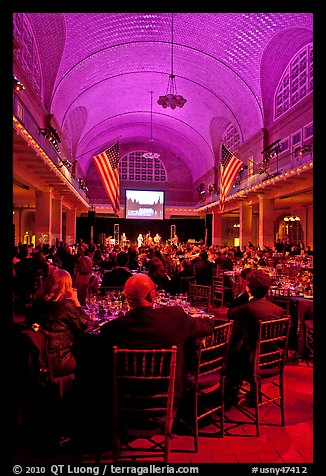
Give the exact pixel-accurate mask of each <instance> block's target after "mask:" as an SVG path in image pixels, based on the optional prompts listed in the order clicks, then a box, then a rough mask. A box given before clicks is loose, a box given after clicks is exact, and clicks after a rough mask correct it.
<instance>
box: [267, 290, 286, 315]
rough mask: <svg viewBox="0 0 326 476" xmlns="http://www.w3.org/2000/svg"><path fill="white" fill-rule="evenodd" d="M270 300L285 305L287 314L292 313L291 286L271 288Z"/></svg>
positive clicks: (269, 291) (269, 292)
mask: <svg viewBox="0 0 326 476" xmlns="http://www.w3.org/2000/svg"><path fill="white" fill-rule="evenodd" d="M267 298H268V299H269V301H272V302H274V303H275V304H278V305H279V306H281V307H283V308H284V309H285V310H286V312H287V314H290V289H289V288H269V290H268V293H267Z"/></svg>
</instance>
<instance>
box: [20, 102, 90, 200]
mask: <svg viewBox="0 0 326 476" xmlns="http://www.w3.org/2000/svg"><path fill="white" fill-rule="evenodd" d="M13 113H14V115H15V116H16V118H17V119H18V120H19V122H20V123H21V124H22V125H23V126H24V128H25V129H26V130H27V132H29V134H30V135H31V136H32V137H33V139H34V140H35V141H36V142H37V143H38V145H39V146H40V147H41V148H42V149H43V150H44V152H45V153H46V154H47V156H48V157H49V158H50V159H51V161H52V162H53V164H54V165H55V166H56V167H58V168H60V169H61V171H62V173H63V174H64V175H65V177H66V179H67V180H68V181H69V182H70V183H71V185H72V186H73V187H74V188H75V189H76V190H77V191H78V193H79V194H80V196H81V197H82V198H83V199H84V200H86V201H87V202H89V198H88V196H87V195H86V193H85V191H84V190H82V189H81V188H80V185H79V182H78V178H76V179H75V178H74V177H73V176H72V174H71V172H70V170H68V169H66V168H65V167H64V166H63V164H62V161H63V160H67V159H68V160H69V159H70V158H68V157H65V158H62V157H61V155H60V154H59V153H58V152H57V151H56V150H55V148H54V147H53V145H52V144H51V143H50V142H49V141H48V139H46V138H45V137H44V136H43V135H42V134H40V133H39V127H40V126H39V125H38V124H37V123H36V121H35V119H34V118H33V116H32V115H31V113H30V112H29V110H28V109H27V107H26V106H25V104H24V103H23V102H22V101H21V100H19V99H18V98H17V95H16V94H14V101H13Z"/></svg>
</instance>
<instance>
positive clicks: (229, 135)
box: [222, 124, 240, 152]
mask: <svg viewBox="0 0 326 476" xmlns="http://www.w3.org/2000/svg"><path fill="white" fill-rule="evenodd" d="M222 142H223V144H224V145H225V147H226V148H227V149H228V150H229V151H231V152H234V151H235V150H236V149H237V147H238V145H240V134H239V131H238V129H237V128H236V127H235V126H234V125H233V124H230V125H229V126H228V127H227V128H226V131H225V132H224V135H223V137H222Z"/></svg>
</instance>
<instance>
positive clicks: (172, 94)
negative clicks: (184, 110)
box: [157, 13, 187, 109]
mask: <svg viewBox="0 0 326 476" xmlns="http://www.w3.org/2000/svg"><path fill="white" fill-rule="evenodd" d="M171 15H172V20H171V31H172V35H171V37H172V39H171V45H172V50H171V74H170V75H169V81H168V86H167V89H166V94H165V96H160V97H159V98H158V101H157V103H158V104H159V105H160V106H162V107H163V108H164V109H166V108H167V107H170V108H171V109H175V108H176V107H183V106H184V105H185V103H186V102H187V99H185V98H183V97H182V96H181V95H180V94H178V92H177V85H176V82H175V74H174V70H173V46H174V40H173V13H172V14H171Z"/></svg>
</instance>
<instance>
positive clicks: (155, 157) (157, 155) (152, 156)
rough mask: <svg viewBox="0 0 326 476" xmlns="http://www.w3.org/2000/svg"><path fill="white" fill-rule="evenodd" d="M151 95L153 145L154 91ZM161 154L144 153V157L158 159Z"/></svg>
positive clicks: (151, 140)
mask: <svg viewBox="0 0 326 476" xmlns="http://www.w3.org/2000/svg"><path fill="white" fill-rule="evenodd" d="M150 93H151V138H150V142H151V143H153V142H154V141H153V91H150ZM159 156H160V154H158V153H157V152H144V153H143V157H144V158H145V159H158V158H159Z"/></svg>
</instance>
